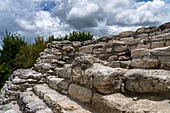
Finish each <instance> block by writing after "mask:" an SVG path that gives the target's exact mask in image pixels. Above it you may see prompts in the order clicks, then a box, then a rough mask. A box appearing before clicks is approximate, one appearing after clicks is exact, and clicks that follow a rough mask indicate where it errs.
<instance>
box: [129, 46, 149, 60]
mask: <svg viewBox="0 0 170 113" xmlns="http://www.w3.org/2000/svg"><path fill="white" fill-rule="evenodd" d="M148 54H149V50H148V49H145V48H140V49H135V50H132V51H131V57H132V58H134V57H143V56H147V55H148Z"/></svg>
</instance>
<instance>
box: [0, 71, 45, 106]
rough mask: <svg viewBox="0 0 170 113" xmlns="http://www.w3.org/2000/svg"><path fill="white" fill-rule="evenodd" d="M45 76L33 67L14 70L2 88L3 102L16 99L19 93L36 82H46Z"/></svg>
mask: <svg viewBox="0 0 170 113" xmlns="http://www.w3.org/2000/svg"><path fill="white" fill-rule="evenodd" d="M44 81H45V77H44V76H43V75H42V74H41V73H38V72H36V71H34V70H31V69H18V70H16V71H14V72H13V74H12V75H11V76H10V77H9V79H8V81H7V82H6V84H5V85H4V87H3V88H2V90H1V99H2V100H1V104H5V103H8V102H10V101H12V100H16V99H17V97H18V95H19V94H20V93H21V92H23V91H25V90H26V89H27V88H31V87H33V86H35V85H36V84H41V83H44Z"/></svg>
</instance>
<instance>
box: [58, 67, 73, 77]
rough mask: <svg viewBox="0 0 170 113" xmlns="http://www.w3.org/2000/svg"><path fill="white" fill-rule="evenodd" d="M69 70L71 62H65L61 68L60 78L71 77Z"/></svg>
mask: <svg viewBox="0 0 170 113" xmlns="http://www.w3.org/2000/svg"><path fill="white" fill-rule="evenodd" d="M71 71H72V65H71V64H65V65H64V69H63V75H62V76H61V77H62V78H66V79H69V78H70V77H71Z"/></svg>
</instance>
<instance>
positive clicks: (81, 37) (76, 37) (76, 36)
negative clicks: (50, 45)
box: [54, 31, 93, 42]
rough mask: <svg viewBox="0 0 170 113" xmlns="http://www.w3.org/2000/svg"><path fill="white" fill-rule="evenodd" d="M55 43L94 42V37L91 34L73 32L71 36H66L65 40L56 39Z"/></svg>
mask: <svg viewBox="0 0 170 113" xmlns="http://www.w3.org/2000/svg"><path fill="white" fill-rule="evenodd" d="M54 40H55V41H63V40H69V41H80V42H83V41H86V40H93V35H91V34H90V32H88V33H85V32H76V31H73V32H72V33H70V34H69V35H67V34H66V35H65V37H63V38H56V39H54Z"/></svg>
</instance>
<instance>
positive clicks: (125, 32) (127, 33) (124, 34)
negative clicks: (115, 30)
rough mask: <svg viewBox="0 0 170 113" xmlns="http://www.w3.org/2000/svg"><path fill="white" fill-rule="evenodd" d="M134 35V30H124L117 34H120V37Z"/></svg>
mask: <svg viewBox="0 0 170 113" xmlns="http://www.w3.org/2000/svg"><path fill="white" fill-rule="evenodd" d="M133 35H134V32H133V31H124V32H121V33H119V34H117V36H119V37H130V36H133Z"/></svg>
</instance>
